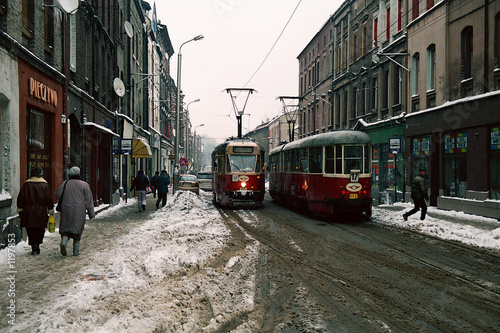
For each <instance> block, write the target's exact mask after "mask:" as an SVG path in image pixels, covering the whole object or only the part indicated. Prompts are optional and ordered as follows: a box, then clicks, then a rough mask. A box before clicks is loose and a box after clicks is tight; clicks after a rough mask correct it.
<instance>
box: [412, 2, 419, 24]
mask: <svg viewBox="0 0 500 333" xmlns="http://www.w3.org/2000/svg"><path fill="white" fill-rule="evenodd" d="M419 3H420V0H412V1H411V18H412V20H415V19H416V18H418V15H419V14H420V13H419V8H418V5H419Z"/></svg>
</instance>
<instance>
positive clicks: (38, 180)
mask: <svg viewBox="0 0 500 333" xmlns="http://www.w3.org/2000/svg"><path fill="white" fill-rule="evenodd" d="M17 211H18V213H19V217H20V219H21V227H25V228H26V232H27V234H28V244H29V245H31V254H33V255H37V254H40V244H42V243H43V236H44V235H45V228H46V227H47V220H48V218H47V213H48V214H54V201H53V200H52V190H51V189H50V186H49V184H48V183H47V181H46V180H45V179H44V178H43V170H42V168H39V167H36V168H33V169H31V177H30V178H29V179H28V180H27V181H26V182H25V183H24V185H23V186H22V187H21V190H20V191H19V194H18V196H17Z"/></svg>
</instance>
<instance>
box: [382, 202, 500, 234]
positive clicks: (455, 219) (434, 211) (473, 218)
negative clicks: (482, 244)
mask: <svg viewBox="0 0 500 333" xmlns="http://www.w3.org/2000/svg"><path fill="white" fill-rule="evenodd" d="M375 207H376V208H377V209H380V210H383V211H387V212H394V218H395V219H400V220H401V222H403V223H404V220H403V213H404V212H405V211H408V210H410V209H412V208H413V207H414V206H413V203H409V202H398V203H394V204H392V205H379V206H375ZM427 216H429V217H431V218H433V219H436V220H441V221H445V222H449V223H455V224H458V225H462V226H472V227H475V228H478V229H482V230H487V231H493V230H495V229H498V228H500V221H498V220H496V219H493V218H490V217H484V216H479V215H471V214H466V213H464V212H457V211H447V210H443V209H438V208H436V207H432V206H428V207H427ZM419 217H420V212H418V213H415V214H414V215H413V216H411V217H410V218H409V219H411V218H413V219H418V218H419Z"/></svg>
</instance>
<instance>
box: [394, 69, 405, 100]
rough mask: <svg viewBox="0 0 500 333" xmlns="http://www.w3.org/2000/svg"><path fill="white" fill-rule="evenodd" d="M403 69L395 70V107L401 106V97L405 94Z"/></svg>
mask: <svg viewBox="0 0 500 333" xmlns="http://www.w3.org/2000/svg"><path fill="white" fill-rule="evenodd" d="M402 71H403V69H402V68H401V67H400V66H395V67H394V70H393V73H394V75H393V78H394V81H393V87H394V89H393V94H392V97H393V100H392V102H393V105H400V104H401V95H402V94H403V73H402Z"/></svg>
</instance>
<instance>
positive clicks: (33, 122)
mask: <svg viewBox="0 0 500 333" xmlns="http://www.w3.org/2000/svg"><path fill="white" fill-rule="evenodd" d="M50 123H51V122H50V116H48V115H45V114H43V113H41V112H38V111H35V110H31V109H30V110H29V112H28V162H29V163H28V170H27V171H28V173H27V174H28V175H30V174H31V169H32V168H35V167H40V168H42V169H43V174H44V178H45V180H47V181H48V182H49V183H50V181H51V179H50V175H51V173H50V171H51V164H50V163H51V133H52V129H51V126H50Z"/></svg>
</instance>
